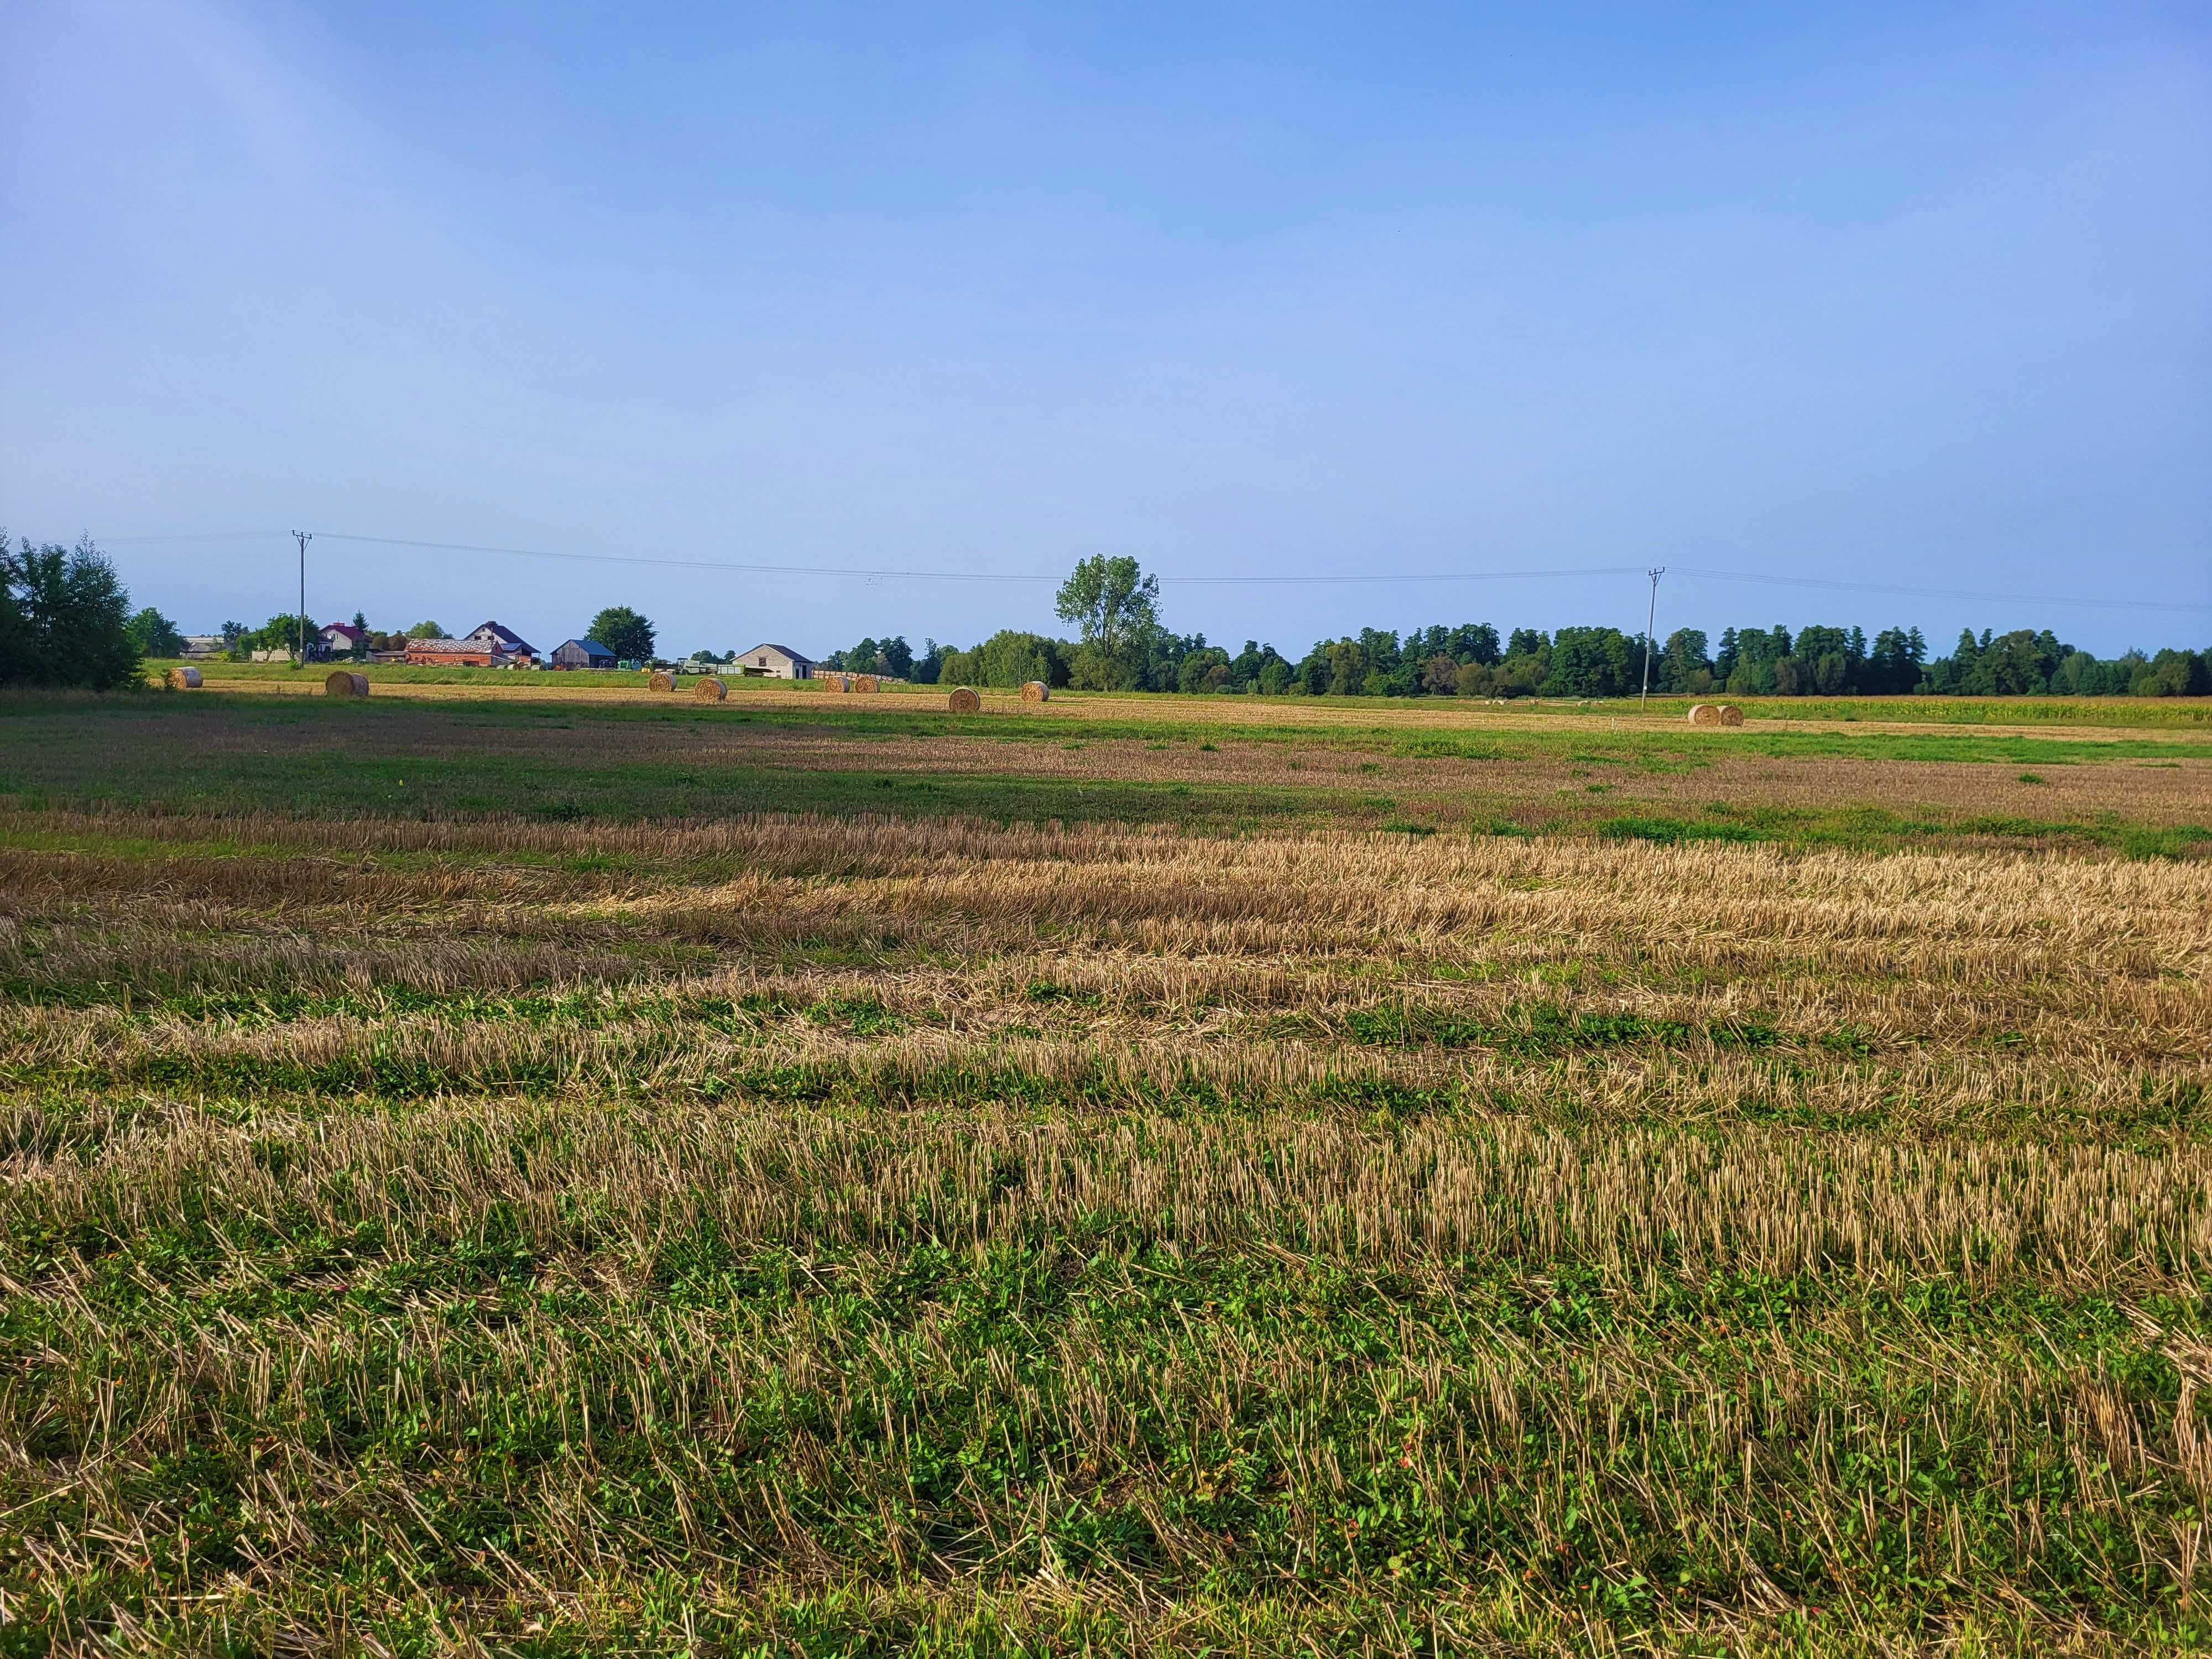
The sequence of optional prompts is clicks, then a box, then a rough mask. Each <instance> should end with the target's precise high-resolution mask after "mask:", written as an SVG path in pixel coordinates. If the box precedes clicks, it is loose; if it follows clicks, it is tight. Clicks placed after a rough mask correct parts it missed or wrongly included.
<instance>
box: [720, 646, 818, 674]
mask: <svg viewBox="0 0 2212 1659" xmlns="http://www.w3.org/2000/svg"><path fill="white" fill-rule="evenodd" d="M738 672H739V673H740V674H743V675H744V677H745V678H747V679H754V680H804V679H811V678H812V677H813V674H814V659H812V658H811V657H802V656H800V655H799V653H797V652H796V651H793V649H792V648H791V647H789V646H787V645H757V646H755V647H753V648H752V649H751V650H750V651H747V652H745V653H743V654H742V655H740V656H739V657H738Z"/></svg>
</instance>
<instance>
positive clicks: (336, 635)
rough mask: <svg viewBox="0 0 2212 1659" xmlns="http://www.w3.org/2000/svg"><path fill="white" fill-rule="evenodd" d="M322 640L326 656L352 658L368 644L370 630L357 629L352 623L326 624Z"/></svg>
mask: <svg viewBox="0 0 2212 1659" xmlns="http://www.w3.org/2000/svg"><path fill="white" fill-rule="evenodd" d="M321 638H322V641H323V651H324V653H325V655H327V656H332V657H350V656H351V655H353V653H355V652H356V651H358V650H360V649H361V648H362V647H363V646H365V645H367V644H368V629H365V628H356V627H355V626H354V625H353V624H352V623H325V624H324V626H323V631H322V635H321Z"/></svg>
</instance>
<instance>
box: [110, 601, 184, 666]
mask: <svg viewBox="0 0 2212 1659" xmlns="http://www.w3.org/2000/svg"><path fill="white" fill-rule="evenodd" d="M124 626H125V628H127V629H130V630H131V638H132V639H134V640H136V641H137V642H138V650H139V653H140V654H142V655H143V656H149V657H176V656H181V655H183V654H184V649H185V636H184V635H182V634H181V633H179V632H178V631H177V625H176V623H173V622H171V621H170V620H169V619H168V618H167V617H165V616H163V615H162V614H161V612H160V611H156V610H155V609H154V607H153V606H152V605H148V606H147V607H146V608H145V609H144V610H143V611H140V612H139V613H138V614H137V616H135V617H131V620H130V621H129V622H127V623H125V624H124Z"/></svg>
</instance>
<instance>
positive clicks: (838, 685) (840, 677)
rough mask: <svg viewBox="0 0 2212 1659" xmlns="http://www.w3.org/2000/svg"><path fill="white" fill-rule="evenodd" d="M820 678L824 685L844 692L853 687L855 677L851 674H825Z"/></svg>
mask: <svg viewBox="0 0 2212 1659" xmlns="http://www.w3.org/2000/svg"><path fill="white" fill-rule="evenodd" d="M820 678H821V681H822V684H823V686H825V687H826V688H827V689H829V690H832V691H836V692H839V693H841V694H842V693H843V692H847V691H850V690H852V689H853V677H852V676H851V675H850V674H823V675H822V676H820Z"/></svg>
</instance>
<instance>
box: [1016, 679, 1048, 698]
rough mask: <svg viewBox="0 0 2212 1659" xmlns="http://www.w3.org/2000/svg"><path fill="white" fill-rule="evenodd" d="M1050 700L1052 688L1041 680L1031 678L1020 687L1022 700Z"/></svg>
mask: <svg viewBox="0 0 2212 1659" xmlns="http://www.w3.org/2000/svg"><path fill="white" fill-rule="evenodd" d="M1051 700H1052V688H1051V687H1050V686H1048V685H1047V684H1045V683H1044V682H1043V681H1042V680H1031V681H1030V683H1029V684H1027V685H1024V687H1023V688H1022V701H1023V702H1050V701H1051Z"/></svg>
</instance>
